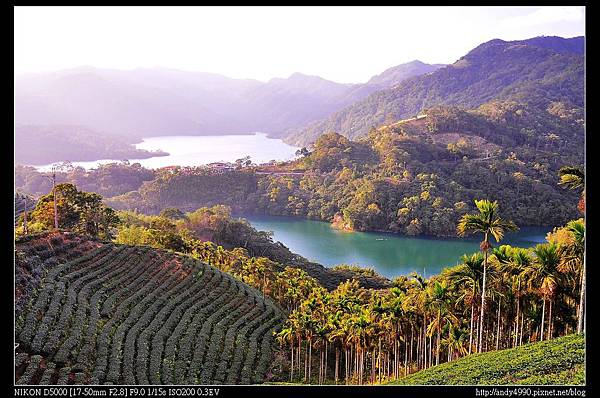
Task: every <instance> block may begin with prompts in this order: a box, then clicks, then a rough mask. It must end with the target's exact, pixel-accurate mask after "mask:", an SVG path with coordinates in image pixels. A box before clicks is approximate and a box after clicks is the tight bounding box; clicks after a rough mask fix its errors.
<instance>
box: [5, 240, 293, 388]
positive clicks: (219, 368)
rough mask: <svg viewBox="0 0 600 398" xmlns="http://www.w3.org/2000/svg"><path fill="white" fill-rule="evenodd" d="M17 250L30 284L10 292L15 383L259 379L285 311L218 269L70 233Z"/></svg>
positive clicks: (19, 271) (22, 245)
mask: <svg viewBox="0 0 600 398" xmlns="http://www.w3.org/2000/svg"><path fill="white" fill-rule="evenodd" d="M16 250H17V261H16V273H17V276H18V277H20V278H21V281H23V282H27V284H25V285H26V286H29V288H28V289H25V291H21V292H19V294H18V295H17V296H18V297H16V305H17V328H16V342H17V343H18V344H19V346H18V348H17V349H16V352H15V370H16V383H17V384H195V383H201V384H253V383H261V382H262V381H263V380H264V379H265V375H266V373H267V371H268V367H269V365H270V363H271V362H272V359H273V358H272V357H273V349H274V344H275V343H274V340H273V335H272V331H273V330H274V328H276V327H277V326H278V325H279V324H280V323H281V322H282V321H283V318H284V315H283V314H282V312H281V311H280V310H279V309H278V307H277V306H276V305H275V304H273V303H272V302H271V301H269V300H268V299H267V300H264V299H263V298H262V295H261V294H260V293H258V292H257V291H256V290H254V289H253V288H251V287H249V286H247V285H245V284H244V283H242V282H240V281H238V280H236V279H234V278H233V277H231V276H229V275H227V274H225V273H223V272H221V271H219V270H217V269H216V268H214V267H212V266H209V265H206V264H203V263H200V262H198V261H195V260H193V259H191V258H189V257H185V256H178V255H175V254H172V253H168V252H164V251H160V250H155V249H150V248H145V247H131V246H124V245H113V244H105V243H102V242H95V241H86V240H85V239H81V238H80V237H78V236H77V235H73V234H60V233H54V234H45V235H40V236H38V237H34V238H28V239H25V240H20V241H17V244H16ZM73 253H76V254H75V255H73ZM34 275H37V276H38V278H37V279H36V278H35V277H34ZM19 286H20V285H19Z"/></svg>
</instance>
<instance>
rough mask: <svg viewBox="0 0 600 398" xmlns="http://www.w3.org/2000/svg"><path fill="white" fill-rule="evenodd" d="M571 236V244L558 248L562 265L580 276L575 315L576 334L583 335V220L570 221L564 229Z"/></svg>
mask: <svg viewBox="0 0 600 398" xmlns="http://www.w3.org/2000/svg"><path fill="white" fill-rule="evenodd" d="M566 229H567V231H569V232H570V233H571V235H572V236H573V242H572V243H571V244H568V245H565V246H562V247H561V248H560V251H561V256H562V259H563V265H564V266H565V267H568V268H570V269H572V270H573V271H575V272H577V271H578V270H579V273H580V276H579V279H580V286H581V287H580V292H579V309H578V311H577V312H578V314H577V333H583V330H584V319H585V224H584V223H583V219H581V220H574V221H570V222H569V223H568V224H567V227H566Z"/></svg>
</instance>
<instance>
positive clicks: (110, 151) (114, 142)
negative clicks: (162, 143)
mask: <svg viewBox="0 0 600 398" xmlns="http://www.w3.org/2000/svg"><path fill="white" fill-rule="evenodd" d="M134 141H135V140H132V139H131V137H125V138H121V137H115V136H113V135H110V134H106V133H101V132H98V131H93V130H90V129H89V128H86V127H83V126H56V125H55V126H39V125H20V126H17V127H16V128H15V162H16V163H24V164H34V165H44V164H49V163H53V162H61V161H65V160H70V161H86V160H97V159H146V158H150V157H153V156H162V155H167V153H165V152H163V151H147V150H145V149H136V148H135V147H134V146H133V145H132V143H133V142H134Z"/></svg>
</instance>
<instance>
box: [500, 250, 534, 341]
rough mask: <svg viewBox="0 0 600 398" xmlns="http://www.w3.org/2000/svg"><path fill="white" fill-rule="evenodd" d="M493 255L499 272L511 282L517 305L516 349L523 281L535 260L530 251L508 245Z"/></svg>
mask: <svg viewBox="0 0 600 398" xmlns="http://www.w3.org/2000/svg"><path fill="white" fill-rule="evenodd" d="M493 254H494V257H495V258H496V260H497V261H498V263H499V270H500V271H501V272H503V273H504V274H505V276H506V277H507V278H508V279H509V281H510V288H511V290H512V293H513V295H514V297H515V300H516V304H517V308H516V314H515V332H514V339H513V346H515V347H516V346H517V341H518V334H519V333H518V331H519V316H520V315H521V297H522V296H523V294H524V292H523V286H524V283H523V279H524V277H525V272H526V271H527V269H528V268H529V267H530V266H531V263H532V261H533V260H532V258H531V256H530V251H529V250H527V249H522V248H519V247H511V246H508V245H502V246H500V247H499V248H498V249H494V252H493Z"/></svg>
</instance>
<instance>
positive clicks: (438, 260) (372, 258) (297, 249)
mask: <svg viewBox="0 0 600 398" xmlns="http://www.w3.org/2000/svg"><path fill="white" fill-rule="evenodd" d="M244 218H246V219H247V220H248V221H249V222H250V223H251V224H252V226H254V227H255V228H256V229H258V230H263V231H273V232H274V236H273V239H274V240H275V241H280V242H281V243H283V244H284V245H285V246H287V247H288V248H289V249H290V250H291V251H292V252H294V253H297V254H300V255H301V256H303V257H306V258H308V259H309V260H312V261H315V262H317V263H320V264H323V265H325V266H334V265H337V264H358V265H361V266H367V267H372V268H374V269H375V270H376V271H377V272H378V273H379V274H381V275H384V276H386V277H388V278H394V277H396V276H398V275H407V274H409V273H410V272H412V271H417V272H419V273H420V274H424V275H425V276H431V275H433V274H437V273H439V271H440V270H441V269H442V268H443V267H445V266H450V265H456V263H457V261H458V260H459V258H460V256H462V255H463V254H465V253H469V254H470V253H473V252H475V251H478V250H479V240H480V237H470V238H466V239H441V238H434V237H409V236H402V235H397V234H388V233H377V232H343V231H339V230H336V229H333V228H331V226H330V224H329V223H326V222H321V221H313V220H305V219H299V218H293V217H277V216H245V217H244ZM550 230H551V228H545V227H542V228H539V227H524V228H521V229H520V230H519V231H518V232H513V233H509V234H507V235H506V236H505V238H504V240H502V242H501V244H510V245H513V246H520V247H532V246H535V245H536V244H538V243H543V242H545V236H546V233H547V232H549V231H550ZM492 244H493V245H494V246H496V245H497V243H495V242H492Z"/></svg>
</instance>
